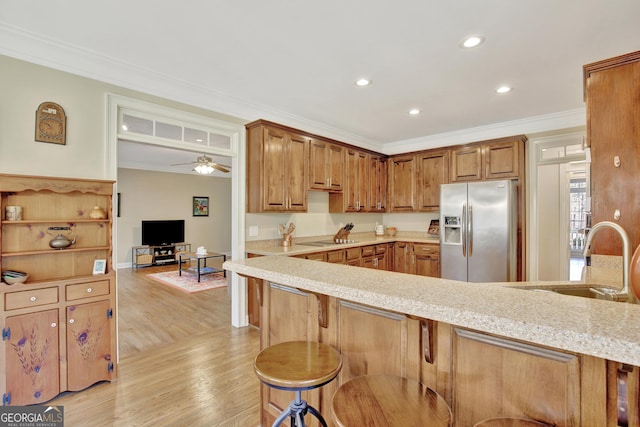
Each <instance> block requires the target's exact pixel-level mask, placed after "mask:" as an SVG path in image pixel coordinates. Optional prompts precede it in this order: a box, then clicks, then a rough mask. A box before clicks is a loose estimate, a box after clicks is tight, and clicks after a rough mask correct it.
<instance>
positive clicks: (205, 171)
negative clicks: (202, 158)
mask: <svg viewBox="0 0 640 427" xmlns="http://www.w3.org/2000/svg"><path fill="white" fill-rule="evenodd" d="M193 170H194V171H196V172H198V173H199V174H202V175H209V174H210V173H213V171H214V169H213V168H212V167H211V166H210V165H198V166H196V167H195V168H193Z"/></svg>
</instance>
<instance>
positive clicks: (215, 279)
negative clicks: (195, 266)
mask: <svg viewBox="0 0 640 427" xmlns="http://www.w3.org/2000/svg"><path fill="white" fill-rule="evenodd" d="M147 277H149V278H150V279H152V280H155V281H156V282H158V283H162V284H163V285H168V286H172V287H174V288H176V289H180V290H181V291H184V292H189V293H193V292H201V291H208V290H210V289H216V288H222V287H224V286H227V278H226V277H224V276H223V274H222V273H216V274H205V275H202V276H200V282H199V283H198V276H196V275H195V274H193V273H190V272H188V271H187V272H185V271H183V272H182V276H179V275H178V271H177V270H176V271H165V272H163V273H153V274H147Z"/></svg>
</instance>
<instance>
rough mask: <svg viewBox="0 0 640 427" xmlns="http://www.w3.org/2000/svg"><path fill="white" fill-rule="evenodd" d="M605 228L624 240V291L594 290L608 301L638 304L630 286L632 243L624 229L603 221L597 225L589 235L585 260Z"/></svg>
mask: <svg viewBox="0 0 640 427" xmlns="http://www.w3.org/2000/svg"><path fill="white" fill-rule="evenodd" d="M603 228H611V229H612V230H614V231H616V232H617V233H618V234H619V235H620V238H622V289H621V290H619V291H610V290H604V289H594V290H593V291H594V292H596V293H598V294H600V295H602V296H604V297H605V298H606V299H612V300H614V301H627V302H630V303H635V302H636V297H635V294H634V293H633V292H632V291H631V287H630V286H629V265H630V262H631V241H630V240H629V235H628V234H627V232H626V231H624V228H622V227H620V226H619V225H618V224H616V223H615V222H611V221H602V222H599V223H597V224H595V225H594V226H593V227H591V230H590V231H589V234H588V235H587V242H586V243H585V245H584V252H583V256H584V257H585V258H587V257H590V256H591V242H593V238H594V237H595V235H596V234H597V233H598V231H600V230H602V229H603Z"/></svg>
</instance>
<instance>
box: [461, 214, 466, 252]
mask: <svg viewBox="0 0 640 427" xmlns="http://www.w3.org/2000/svg"><path fill="white" fill-rule="evenodd" d="M460 226H461V228H462V230H461V231H462V236H460V237H461V238H462V256H463V257H466V256H467V204H466V203H463V204H462V224H460Z"/></svg>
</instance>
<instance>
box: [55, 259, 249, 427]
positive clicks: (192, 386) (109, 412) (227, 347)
mask: <svg viewBox="0 0 640 427" xmlns="http://www.w3.org/2000/svg"><path fill="white" fill-rule="evenodd" d="M175 268H177V267H176V266H175V265H174V266H163V267H147V268H142V269H138V270H130V269H121V270H118V330H119V350H120V363H119V373H118V380H117V381H115V382H114V383H106V382H105V383H99V384H96V385H94V386H92V387H90V388H89V389H86V390H83V391H81V392H77V393H66V394H64V395H61V396H59V397H58V398H56V399H54V400H52V401H51V402H50V403H51V404H52V405H63V406H64V415H65V425H66V426H69V427H78V426H79V427H84V426H91V427H94V426H123V427H124V426H126V427H132V426H221V427H223V426H224V427H231V426H234V427H252V426H253V427H255V426H258V425H259V424H260V387H259V381H258V379H257V377H256V376H255V374H254V372H253V358H254V357H255V356H256V354H257V353H258V351H259V341H260V338H259V331H258V330H257V329H255V328H253V327H248V328H234V327H232V326H231V321H230V319H231V317H230V316H231V314H230V313H231V307H230V294H229V291H228V289H226V288H221V289H214V290H210V291H205V292H199V293H194V294H188V293H185V292H182V291H180V290H177V289H173V288H171V287H169V286H164V285H160V284H158V283H156V282H153V281H151V280H149V279H147V278H146V275H147V274H149V273H155V272H158V271H165V270H168V269H175Z"/></svg>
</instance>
